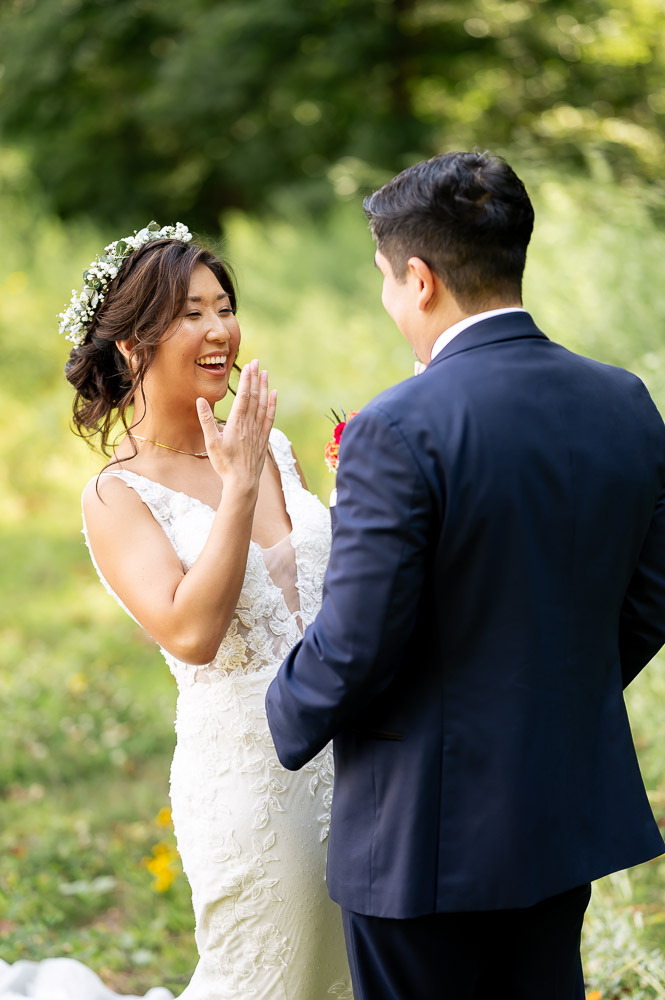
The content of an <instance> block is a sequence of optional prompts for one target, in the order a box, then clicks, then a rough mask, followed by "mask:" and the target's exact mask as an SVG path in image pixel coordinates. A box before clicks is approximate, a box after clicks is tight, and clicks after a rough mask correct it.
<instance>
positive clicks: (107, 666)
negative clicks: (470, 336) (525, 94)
mask: <svg viewBox="0 0 665 1000" xmlns="http://www.w3.org/2000/svg"><path fill="white" fill-rule="evenodd" d="M527 182H528V183H529V186H530V189H531V190H532V191H533V193H534V196H535V198H536V202H537V204H536V209H537V228H536V235H535V238H534V243H533V247H532V249H531V251H530V258H529V265H528V272H527V281H526V286H525V298H526V303H527V305H528V306H529V308H530V309H531V310H532V312H533V313H534V315H535V317H536V319H537V321H538V322H539V323H540V324H541V326H542V327H543V328H544V329H545V331H546V332H547V333H549V334H550V335H551V336H553V337H555V338H556V339H559V340H561V341H563V342H564V343H566V344H567V345H568V346H570V347H572V348H573V349H577V350H581V351H584V352H586V353H589V354H592V355H593V356H596V357H599V358H601V359H603V360H607V361H610V362H613V363H619V364H624V365H626V366H627V367H630V368H632V369H633V370H636V371H638V372H639V373H640V374H641V375H642V376H643V377H644V378H645V380H646V382H647V384H648V385H649V387H650V388H651V390H652V392H653V394H654V397H655V398H656V400H657V401H659V403H660V405H661V407H663V408H665V347H663V345H662V330H663V321H664V320H665V300H664V299H663V297H662V294H661V292H660V285H661V282H662V278H661V274H660V271H661V267H662V264H661V262H662V260H663V257H664V256H665V254H664V251H665V237H664V235H663V232H662V231H661V230H660V229H659V228H658V226H657V225H656V224H655V223H654V222H653V221H652V220H651V218H650V215H649V210H648V205H647V203H646V199H645V197H642V196H641V195H640V194H639V192H638V193H637V194H636V193H633V192H630V191H626V190H622V189H620V188H618V187H616V186H612V185H610V184H608V183H607V182H605V181H603V180H602V178H601V179H598V180H597V181H595V182H593V183H592V182H590V181H588V180H587V181H583V180H579V179H577V180H576V179H573V178H570V179H567V180H564V181H562V180H560V179H557V178H552V177H540V176H533V177H531V178H529V177H527ZM10 190H11V191H12V192H13V193H14V194H13V195H12V196H11V197H10V194H9V192H10ZM16 192H18V195H19V197H18V198H16V197H15V195H16ZM0 211H1V212H2V217H3V220H4V221H5V226H6V231H8V232H11V233H12V240H11V241H9V240H6V241H4V242H3V244H2V245H0V346H1V348H2V352H3V381H2V386H0V458H1V461H0V546H1V550H2V554H3V558H2V560H0V584H1V593H2V599H1V602H0V698H1V699H2V705H3V711H2V739H1V740H0V940H1V941H2V945H1V947H0V957H2V958H4V959H5V960H8V961H10V962H12V961H15V960H17V959H19V958H33V959H38V958H42V957H46V956H54V955H63V954H64V955H73V956H75V957H77V958H80V959H81V960H82V961H84V962H86V963H87V964H89V965H90V966H92V968H94V969H95V970H96V971H98V972H99V973H100V974H101V975H102V976H103V978H104V979H105V981H107V982H108V983H109V984H111V985H112V986H113V987H114V988H115V989H118V990H120V991H122V992H137V993H142V992H145V990H146V989H147V988H149V987H150V986H152V985H156V984H164V985H167V986H169V987H170V988H171V989H172V990H173V991H174V992H175V993H178V992H180V991H181V989H182V987H183V986H184V984H185V983H186V982H187V980H188V978H189V976H190V974H191V971H192V969H193V967H194V964H195V961H196V954H195V947H194V942H193V936H192V933H193V919H192V915H191V909H190V900H189V891H188V887H187V883H186V881H185V879H184V877H183V876H182V874H180V875H177V876H176V878H175V880H174V881H173V884H172V885H171V886H170V888H168V890H167V891H166V892H163V893H158V892H155V891H154V889H153V881H154V880H153V877H152V875H151V874H150V872H149V871H148V870H147V868H146V866H145V863H144V860H143V859H144V858H146V857H149V856H150V855H151V852H152V849H153V847H154V845H155V844H157V843H158V842H161V841H166V842H167V843H171V844H172V834H171V832H170V830H169V829H168V828H167V829H165V828H163V827H161V826H159V824H158V823H157V821H156V816H157V815H158V813H159V811H160V809H162V808H163V807H164V806H166V805H167V804H168V771H169V764H170V758H171V754H172V750H173V741H174V735H173V718H174V708H175V685H174V682H173V680H172V678H171V677H170V675H169V672H168V670H167V668H166V666H165V664H164V662H163V661H162V659H161V657H160V656H159V654H158V652H157V651H156V650H155V648H154V647H153V646H152V645H151V644H150V643H149V642H148V641H147V640H146V639H145V637H144V636H143V634H142V633H141V632H140V630H139V629H138V628H137V627H136V626H135V625H134V624H133V623H132V622H131V621H130V620H129V619H128V618H127V617H126V616H125V615H124V614H123V613H122V612H121V610H120V609H119V608H117V607H116V606H115V604H114V603H113V601H112V600H111V599H110V598H109V597H108V595H107V594H106V593H105V592H104V591H103V590H102V588H101V586H100V585H99V583H98V582H97V580H96V578H95V576H94V573H93V570H92V567H91V565H90V562H89V558H88V555H87V552H86V549H85V547H84V544H83V540H82V536H81V534H80V514H79V510H80V507H79V496H80V492H81V489H82V487H83V485H84V483H85V482H86V481H87V479H88V478H89V477H90V476H91V475H93V474H94V472H95V471H96V470H97V469H98V468H99V467H100V464H101V463H100V460H99V458H98V457H95V456H94V455H93V454H92V453H90V452H89V451H88V449H87V448H86V447H85V445H83V444H82V443H81V442H80V441H78V440H77V439H75V438H74V437H73V435H72V434H71V433H70V431H69V427H68V424H69V408H70V405H71V392H70V390H69V387H68V386H67V384H66V383H65V381H64V379H63V378H62V375H61V372H62V367H63V364H64V361H65V358H66V356H67V345H66V344H65V342H64V341H62V340H61V339H59V338H58V336H57V333H56V326H57V324H56V321H55V313H56V312H58V311H59V310H60V309H61V308H62V307H63V306H64V304H65V302H66V301H67V300H68V298H69V293H70V290H71V288H72V287H73V286H74V285H75V284H77V283H78V277H77V276H78V275H79V272H80V271H81V270H82V269H83V267H84V266H85V265H86V264H87V263H88V262H89V260H90V259H91V258H92V256H94V254H95V253H96V252H98V251H99V250H100V249H101V247H102V246H103V244H104V243H105V242H107V241H108V240H110V239H112V238H115V237H117V236H118V235H119V234H118V233H112V232H104V233H99V232H96V231H95V230H94V229H93V228H92V227H91V226H89V225H88V224H87V223H85V221H81V222H79V223H77V224H72V225H68V226H64V225H63V224H61V223H60V222H58V221H57V220H56V219H53V218H52V217H50V216H49V215H48V213H47V212H46V211H45V210H44V208H43V205H42V203H41V201H40V197H39V193H38V192H36V191H34V190H33V189H32V188H31V186H30V181H29V178H28V177H27V175H26V173H25V171H24V169H23V166H22V164H21V162H20V160H19V159H18V158H17V157H15V156H14V155H13V154H12V155H9V154H7V155H5V156H4V157H3V158H0ZM145 221H147V220H141V219H139V220H137V227H138V226H140V225H142V224H143V223H144V222H145ZM160 221H162V222H166V221H172V220H160ZM183 221H186V220H183ZM227 246H228V250H229V255H230V257H231V259H232V261H233V264H234V266H235V268H236V270H237V272H238V275H239V278H240V293H241V308H240V313H239V319H240V323H241V328H242V331H243V346H242V353H243V356H244V358H245V359H248V358H250V357H252V356H255V355H256V356H259V358H260V359H261V361H262V363H264V364H265V365H266V366H267V367H268V368H269V370H270V372H271V378H272V383H273V385H275V386H277V388H278V389H279V393H280V397H279V410H278V423H279V425H280V426H281V427H282V428H283V429H284V430H285V431H286V432H287V434H288V435H289V436H290V438H291V439H292V441H293V443H294V445H295V448H296V451H297V452H298V454H299V456H300V458H301V461H302V464H303V467H304V469H305V472H306V475H307V476H308V478H309V480H310V483H311V485H312V486H313V488H314V489H315V491H317V492H319V493H320V494H321V495H322V496H326V495H327V493H328V492H329V490H330V488H331V487H332V485H333V480H332V477H331V476H330V475H329V474H328V472H327V470H326V469H325V467H324V464H323V458H322V450H323V445H324V442H325V441H326V440H327V438H328V437H329V436H330V432H331V425H330V423H329V422H328V420H327V419H326V413H327V412H328V411H329V410H330V408H331V407H334V408H335V409H340V408H344V409H345V410H349V409H356V408H359V407H361V406H362V405H363V404H364V403H365V402H366V401H367V400H368V399H369V398H370V397H371V396H372V395H374V394H375V393H376V392H378V391H380V390H381V389H382V388H384V387H385V386H386V385H388V384H390V383H392V382H394V381H396V380H397V379H400V378H404V377H407V376H409V375H410V373H411V371H412V357H411V352H410V349H409V348H408V346H407V345H406V344H405V343H404V341H403V340H402V339H401V337H400V336H399V334H398V333H397V332H396V331H395V330H394V328H393V327H392V324H391V323H390V321H389V320H388V318H387V317H386V316H385V315H384V314H383V312H382V310H381V307H380V301H379V300H380V277H379V274H378V272H376V271H375V270H374V269H373V267H372V255H373V246H372V242H371V240H370V237H369V234H368V233H367V230H366V226H365V223H364V220H363V218H362V214H361V212H360V209H359V206H358V205H357V204H355V203H353V204H350V203H349V204H345V205H341V206H340V208H339V210H338V211H337V212H336V213H335V214H334V216H333V217H332V218H331V219H330V220H329V222H327V223H321V222H319V223H316V224H315V223H314V222H312V221H311V220H308V219H304V218H296V217H294V218H292V219H291V220H289V221H288V222H286V221H282V222H279V221H271V222H258V221H250V220H248V219H246V218H244V217H242V216H234V217H232V218H231V219H230V220H229V224H228V228H227ZM610 542H611V540H608V544H609V543H610ZM628 702H629V708H630V713H631V718H632V720H633V723H634V729H635V739H636V744H637V747H638V752H639V755H640V761H641V764H642V768H643V772H644V775H645V780H646V783H647V787H648V789H649V793H650V795H651V798H652V802H653V804H654V808H655V810H656V813H657V815H658V816H659V817H664V818H665V781H664V779H663V775H662V746H663V740H664V737H665V720H664V718H663V712H662V705H663V703H665V668H664V664H663V660H659V661H657V662H656V663H654V664H652V666H651V667H650V668H649V669H648V670H647V671H645V672H644V674H643V676H641V677H640V678H638V680H637V681H636V682H635V684H634V685H633V686H632V687H631V689H630V691H629V694H628ZM619 821H620V818H619ZM664 878H665V862H664V861H662V860H659V861H655V862H652V863H651V864H649V865H644V866H641V867H640V868H638V869H635V870H634V871H632V872H630V873H629V874H628V875H621V876H615V877H612V878H610V879H606V880H604V881H603V882H602V883H600V884H599V885H598V887H597V889H596V892H595V901H594V903H593V904H592V909H591V911H590V915H589V920H588V922H587V942H588V945H587V967H588V970H589V974H590V988H595V989H600V990H602V991H603V995H604V1000H607V998H609V997H611V996H613V995H615V994H617V993H618V991H619V990H620V989H622V988H623V987H625V988H626V989H628V990H630V991H631V992H630V995H631V996H633V997H639V996H644V997H655V996H662V995H663V992H662V991H661V993H659V992H658V989H659V988H660V987H658V982H659V981H661V980H659V978H658V977H659V976H660V975H661V972H660V971H659V965H658V963H659V961H665V959H663V946H662V941H663V922H664V921H665V905H664V903H663V884H664ZM626 942H628V943H626ZM651 949H656V953H655V955H649V954H648V953H649V951H650V950H651ZM644 955H646V956H647V957H646V958H644ZM613 956H614V957H613ZM617 956H618V957H617ZM615 959H616V962H615ZM613 962H615V964H614V965H613V964H612V963H613ZM622 966H625V968H624V967H622ZM645 970H646V971H645ZM663 976H664V977H665V973H664V974H663ZM649 977H651V982H650V981H649ZM654 982H655V983H656V986H654V985H653V984H654ZM662 982H663V983H665V978H663V980H662ZM617 984H618V985H617ZM640 984H641V985H640ZM663 989H664V990H665V985H663ZM640 990H642V991H643V992H642V993H640V992H639V991H640ZM624 995H626V994H624Z"/></svg>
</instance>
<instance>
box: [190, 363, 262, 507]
mask: <svg viewBox="0 0 665 1000" xmlns="http://www.w3.org/2000/svg"><path fill="white" fill-rule="evenodd" d="M196 406H197V411H198V416H199V421H200V423H201V429H202V430H203V437H204V439H205V444H206V451H207V452H208V458H209V460H210V464H211V465H212V467H213V469H214V470H215V472H216V473H217V475H218V476H220V477H221V478H222V480H224V482H225V483H226V484H229V483H231V482H235V483H236V484H237V485H238V486H239V487H241V488H244V489H246V490H248V491H250V492H251V491H255V490H257V489H258V484H259V477H260V475H261V470H262V469H263V464H264V462H265V458H266V453H267V450H268V436H269V434H270V429H271V428H272V425H273V422H274V420H275V409H276V407H277V392H276V391H275V390H273V391H272V392H270V393H269V392H268V373H267V372H265V371H264V372H261V373H260V374H259V363H258V361H256V360H254V361H252V363H251V364H249V365H245V366H244V368H243V370H242V372H241V374H240V381H239V382H238V391H237V393H236V398H235V399H234V401H233V406H232V407H231V412H230V413H229V417H228V420H227V421H226V424H225V425H224V429H223V431H221V432H220V430H219V428H218V427H217V424H216V423H215V418H214V415H213V412H212V409H211V408H210V405H209V404H208V402H207V401H206V400H205V399H203V398H199V399H197V401H196Z"/></svg>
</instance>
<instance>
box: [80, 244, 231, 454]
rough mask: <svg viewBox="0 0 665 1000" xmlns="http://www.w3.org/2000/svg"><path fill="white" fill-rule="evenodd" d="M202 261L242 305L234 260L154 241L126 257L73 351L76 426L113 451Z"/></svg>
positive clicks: (105, 450)
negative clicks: (119, 427)
mask: <svg viewBox="0 0 665 1000" xmlns="http://www.w3.org/2000/svg"><path fill="white" fill-rule="evenodd" d="M198 264H204V265H205V266H206V267H207V268H209V269H210V270H211V271H212V273H213V274H214V275H215V277H216V278H217V280H218V281H219V283H220V285H221V286H222V288H223V289H224V291H225V292H226V293H227V294H228V296H229V299H230V301H231V306H232V308H233V311H234V312H235V309H236V290H235V284H234V281H233V277H232V275H231V272H230V270H229V268H228V265H226V264H223V263H222V262H221V261H220V260H219V259H218V258H217V257H215V256H214V254H212V253H210V251H209V250H205V249H203V248H202V247H199V246H196V245H195V244H192V243H184V242H182V241H181V240H172V239H165V240H153V241H152V242H150V243H145V244H144V245H143V246H141V247H139V248H138V249H137V250H135V251H134V252H133V253H132V254H131V255H130V256H129V257H128V258H127V259H126V261H125V262H124V264H123V265H122V268H121V269H120V272H119V273H118V274H117V275H116V277H115V278H114V279H113V281H112V282H111V283H110V285H109V288H108V291H107V292H106V297H105V299H104V302H103V303H102V305H101V306H100V307H99V309H97V311H96V313H95V315H94V317H93V319H92V322H91V323H90V326H89V328H88V333H87V335H86V338H85V341H84V342H83V344H81V346H80V347H74V348H73V350H72V351H71V354H70V355H69V360H68V361H67V364H66V365H65V375H66V377H67V379H68V381H69V382H71V384H72V385H73V386H74V388H75V389H76V396H75V398H74V404H73V405H74V429H75V431H76V433H77V434H79V435H80V436H81V437H82V438H83V439H84V440H86V441H87V442H88V443H90V439H91V438H94V437H96V435H100V442H99V445H100V448H101V450H102V452H103V453H104V454H105V455H109V454H110V451H111V448H110V446H109V438H110V436H111V431H112V430H113V427H114V425H115V424H116V423H117V421H118V420H121V421H122V424H123V427H124V428H125V430H127V429H128V424H127V410H128V409H129V407H130V406H131V405H132V403H133V402H134V400H135V399H136V398H137V396H140V394H141V391H142V388H143V381H144V379H145V376H146V372H147V371H148V369H149V368H150V366H151V364H152V362H153V360H154V357H155V353H156V351H157V345H158V344H159V342H160V341H161V340H162V338H163V336H164V332H165V331H166V329H167V328H168V326H169V325H170V324H171V323H172V322H173V320H174V319H175V318H176V316H178V315H180V313H181V311H182V308H183V306H184V304H185V300H186V298H187V292H188V290H189V285H190V281H191V277H192V272H193V270H194V268H195V267H196V266H197V265H198ZM119 340H128V341H130V344H131V353H130V357H129V360H127V359H126V358H125V357H124V356H123V355H122V354H121V352H120V349H119V348H118V347H117V346H116V344H117V342H118V341H119ZM234 368H237V366H236V365H234Z"/></svg>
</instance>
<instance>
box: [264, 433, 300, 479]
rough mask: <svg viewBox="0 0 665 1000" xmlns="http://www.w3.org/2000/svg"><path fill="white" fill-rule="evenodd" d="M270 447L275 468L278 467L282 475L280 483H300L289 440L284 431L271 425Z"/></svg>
mask: <svg viewBox="0 0 665 1000" xmlns="http://www.w3.org/2000/svg"><path fill="white" fill-rule="evenodd" d="M270 447H271V448H272V453H273V455H274V457H275V462H276V463H277V468H278V469H279V472H280V475H281V477H282V484H283V485H284V486H286V485H287V484H288V485H293V484H294V483H296V482H297V483H300V476H299V475H298V470H297V469H296V462H295V459H294V457H293V451H292V449H291V442H290V441H289V439H288V438H287V436H286V434H285V433H284V431H280V430H279V428H277V427H273V429H272V430H271V431H270Z"/></svg>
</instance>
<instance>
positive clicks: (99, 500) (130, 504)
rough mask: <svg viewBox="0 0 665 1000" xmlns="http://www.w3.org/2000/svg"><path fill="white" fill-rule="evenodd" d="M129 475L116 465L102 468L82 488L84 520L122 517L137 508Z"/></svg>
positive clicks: (136, 499) (135, 495) (135, 496)
mask: <svg viewBox="0 0 665 1000" xmlns="http://www.w3.org/2000/svg"><path fill="white" fill-rule="evenodd" d="M131 476H132V473H130V472H129V471H128V470H127V469H123V468H122V466H120V465H118V466H115V467H114V468H112V469H107V468H104V469H102V471H101V472H99V473H98V474H97V475H96V476H93V477H92V479H90V480H89V481H88V482H87V483H86V485H85V486H84V487H83V492H82V494H81V506H82V508H83V513H84V515H85V517H86V518H91V517H92V518H98V517H101V518H103V519H104V520H106V519H107V518H108V517H109V516H111V517H118V516H120V517H122V516H123V515H124V514H125V513H127V512H128V511H130V510H135V509H136V507H137V501H138V502H140V501H139V498H138V497H137V494H136V491H135V490H134V489H132V488H131V487H132V484H131V482H130V477H131Z"/></svg>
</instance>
